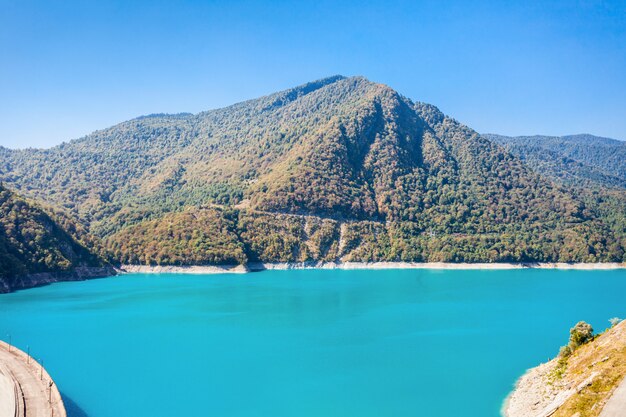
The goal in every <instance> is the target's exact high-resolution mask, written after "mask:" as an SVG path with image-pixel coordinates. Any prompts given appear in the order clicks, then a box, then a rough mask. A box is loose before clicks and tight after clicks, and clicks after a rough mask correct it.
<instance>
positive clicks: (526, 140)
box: [483, 134, 626, 189]
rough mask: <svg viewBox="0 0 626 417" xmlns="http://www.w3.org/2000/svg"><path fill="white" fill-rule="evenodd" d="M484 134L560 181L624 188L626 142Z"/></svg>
mask: <svg viewBox="0 0 626 417" xmlns="http://www.w3.org/2000/svg"><path fill="white" fill-rule="evenodd" d="M483 136H485V137H486V138H488V139H490V140H493V141H494V142H497V143H499V144H501V145H503V146H505V147H506V148H507V150H509V151H510V152H511V153H513V154H515V155H516V156H518V157H520V158H521V159H522V160H524V161H525V162H526V163H527V164H528V165H529V166H530V167H532V168H533V169H535V170H536V171H537V172H539V173H541V174H542V175H545V176H547V177H549V178H552V179H554V180H556V181H559V182H561V183H564V184H567V185H572V186H583V187H589V186H594V187H598V186H600V187H611V188H622V189H626V142H622V141H619V140H615V139H608V138H602V137H597V136H592V135H571V136H561V137H557V136H517V137H510V136H501V135H493V134H486V135H483Z"/></svg>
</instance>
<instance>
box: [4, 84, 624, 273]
mask: <svg viewBox="0 0 626 417" xmlns="http://www.w3.org/2000/svg"><path fill="white" fill-rule="evenodd" d="M0 179H2V180H3V181H5V182H6V183H8V184H10V185H11V186H12V187H14V188H16V189H18V190H19V191H20V192H21V193H23V194H25V195H27V196H28V197H31V198H35V199H39V200H42V201H45V202H46V203H47V204H51V205H53V206H56V207H59V208H63V209H64V210H68V211H69V212H70V213H72V215H73V216H76V217H77V218H78V219H80V222H81V224H83V225H84V226H85V227H86V228H87V229H88V231H89V232H90V233H92V234H94V235H96V236H98V237H100V238H102V239H103V241H104V242H105V244H106V247H107V250H108V255H109V257H110V259H111V260H112V261H114V262H133V263H135V262H137V263H153V264H159V263H165V264H167V263H176V264H189V263H209V262H211V263H213V262H216V263H230V262H246V261H251V260H254V261H256V260H260V261H293V260H338V259H344V260H346V259H350V260H454V261H463V260H466V261H481V260H483V261H487V260H489V261H502V260H520V261H522V260H548V261H549V260H590V261H593V260H622V258H623V247H624V240H623V239H624V230H622V229H621V228H620V227H618V226H616V225H617V224H619V218H621V217H623V216H622V215H621V214H618V216H617V217H618V220H611V221H609V220H607V218H606V216H604V214H603V213H604V212H601V211H600V210H598V209H597V207H596V203H595V201H596V200H594V199H584V198H579V197H578V196H576V195H572V194H571V193H570V192H569V191H568V189H566V188H564V187H562V186H560V185H555V184H554V183H553V182H551V181H550V180H548V179H545V178H544V177H542V176H541V175H539V174H538V173H537V172H535V171H534V170H532V169H530V168H529V167H528V166H527V165H526V164H524V163H523V162H522V160H520V158H518V157H516V156H515V155H513V154H511V153H509V152H508V151H507V150H506V149H504V148H503V147H501V146H499V145H497V144H495V143H494V142H492V141H490V140H488V139H486V138H485V137H482V136H480V135H478V134H477V133H476V132H474V131H473V130H471V129H470V128H468V127H466V126H463V125H462V124H460V123H458V122H457V121H455V120H454V119H452V118H449V117H447V116H445V115H444V114H442V113H441V112H440V111H439V110H438V109H437V108H435V107H434V106H431V105H428V104H423V103H415V102H412V101H411V100H409V99H407V98H406V97H403V96H401V95H400V94H398V93H397V92H396V91H394V90H392V89H391V88H389V87H387V86H385V85H381V84H377V83H373V82H370V81H368V80H366V79H364V78H362V77H352V78H344V77H339V76H337V77H331V78H327V79H324V80H320V81H316V82H312V83H309V84H306V85H303V86H300V87H296V88H294V89H291V90H287V91H283V92H279V93H276V94H273V95H269V96H266V97H262V98H259V99H256V100H250V101H247V102H243V103H239V104H236V105H233V106H230V107H227V108H224V109H218V110H212V111H208V112H204V113H200V114H196V115H190V114H180V115H153V116H147V117H142V118H138V119H134V120H131V121H128V122H124V123H121V124H119V125H117V126H114V127H112V128H109V129H105V130H102V131H98V132H95V133H93V134H92V135H89V136H87V137H84V138H82V139H79V140H75V141H72V142H69V143H66V144H63V145H61V146H57V147H54V148H52V149H47V150H36V149H27V150H19V151H11V150H6V149H0ZM616 201H617V204H618V206H619V204H621V198H619V197H618V198H617V199H616ZM619 207H621V206H619ZM588 242H594V243H588ZM564 248H565V249H564ZM568 248H569V249H568Z"/></svg>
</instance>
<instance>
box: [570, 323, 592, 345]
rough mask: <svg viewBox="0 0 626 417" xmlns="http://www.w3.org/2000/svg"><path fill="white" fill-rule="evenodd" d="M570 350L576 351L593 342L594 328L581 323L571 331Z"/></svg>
mask: <svg viewBox="0 0 626 417" xmlns="http://www.w3.org/2000/svg"><path fill="white" fill-rule="evenodd" d="M569 334H570V336H569V345H568V346H569V348H570V349H571V350H572V351H574V350H576V348H577V347H579V346H582V345H584V344H585V343H587V342H589V341H591V340H593V327H591V325H590V324H588V323H586V322H584V321H579V322H578V323H576V326H574V327H572V328H571V329H570V331H569Z"/></svg>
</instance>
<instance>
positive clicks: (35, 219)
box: [0, 185, 114, 292]
mask: <svg viewBox="0 0 626 417" xmlns="http://www.w3.org/2000/svg"><path fill="white" fill-rule="evenodd" d="M58 216H61V215H60V214H58ZM76 227H77V226H75V225H73V224H72V223H71V222H70V221H69V220H68V219H65V222H64V223H63V226H61V224H60V223H59V222H57V221H55V220H53V219H52V217H51V216H50V215H48V214H46V213H45V212H44V211H43V210H42V209H41V208H39V207H37V206H35V205H32V204H31V203H29V202H27V201H26V200H24V199H22V198H20V197H18V196H17V195H15V194H14V193H12V192H11V191H9V190H7V189H6V188H5V187H3V186H2V185H0V292H5V291H9V290H12V289H17V288H27V287H30V286H34V285H38V284H40V283H43V282H51V281H56V280H67V279H82V278H86V277H95V276H105V275H111V274H113V273H114V271H113V270H112V268H110V267H107V266H106V264H105V263H104V262H103V261H102V259H101V258H99V257H98V256H97V255H95V254H94V253H92V252H91V251H90V250H88V249H87V248H85V247H84V246H83V245H82V244H81V243H79V242H78V241H77V240H76V239H75V238H74V237H73V236H72V235H71V234H70V232H68V230H67V229H69V230H70V231H71V232H74V233H76V234H77V235H80V231H79V230H77V229H76ZM78 227H79V226H78ZM65 228H67V229H65Z"/></svg>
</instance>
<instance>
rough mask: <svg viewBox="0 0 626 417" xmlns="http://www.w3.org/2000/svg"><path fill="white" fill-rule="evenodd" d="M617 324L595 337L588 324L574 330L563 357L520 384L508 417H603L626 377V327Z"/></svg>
mask: <svg viewBox="0 0 626 417" xmlns="http://www.w3.org/2000/svg"><path fill="white" fill-rule="evenodd" d="M614 323H615V324H614V325H613V327H612V328H610V329H608V330H607V331H605V332H604V333H602V334H600V335H595V336H594V335H593V329H591V326H589V325H587V324H586V323H584V322H580V323H578V324H577V325H576V326H575V327H574V328H572V330H571V336H570V342H569V344H568V346H567V347H564V348H562V349H561V354H560V355H559V357H557V358H555V359H553V360H551V361H549V362H547V363H545V364H542V365H540V366H538V367H537V368H533V369H531V370H529V371H528V372H527V373H526V374H525V375H524V376H523V377H522V378H520V380H519V381H518V383H517V386H516V389H515V390H514V391H513V393H512V394H511V396H510V398H509V399H508V402H507V403H506V404H505V407H504V409H503V411H504V415H505V417H535V416H536V417H539V416H554V417H571V416H579V417H597V416H599V415H600V414H601V412H602V409H603V408H604V405H605V404H606V402H607V400H608V399H609V398H610V397H611V394H612V393H613V392H614V390H615V388H616V387H617V386H618V385H619V384H620V383H621V382H622V381H623V380H624V377H625V376H626V321H622V322H620V323H618V322H617V319H615V321H614ZM585 327H586V328H587V329H588V330H587V329H585ZM581 329H582V331H580V330H581ZM563 352H566V353H565V354H564V353H563Z"/></svg>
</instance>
